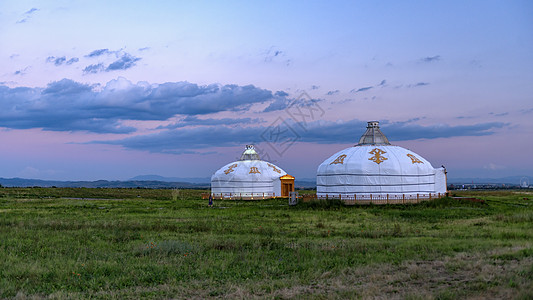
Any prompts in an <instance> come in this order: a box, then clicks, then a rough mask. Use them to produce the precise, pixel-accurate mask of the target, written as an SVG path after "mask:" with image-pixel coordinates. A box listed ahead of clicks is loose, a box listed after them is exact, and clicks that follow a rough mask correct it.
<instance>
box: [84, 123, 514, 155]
mask: <svg viewBox="0 0 533 300" xmlns="http://www.w3.org/2000/svg"><path fill="white" fill-rule="evenodd" d="M285 121H286V123H287V125H288V126H290V127H292V128H295V129H297V128H298V127H297V125H296V124H295V122H294V121H292V120H291V119H287V120H285ZM413 121H414V120H408V121H405V122H398V123H390V122H387V121H384V122H383V123H385V124H384V126H382V130H383V132H384V133H385V135H387V136H388V137H389V140H391V141H393V143H394V141H403V140H416V139H435V138H449V137H455V136H481V135H490V134H493V133H494V130H495V129H497V128H501V127H504V126H507V125H508V124H504V123H481V124H474V125H462V126H450V125H438V124H437V125H430V126H422V125H416V124H412V123H413ZM366 125H367V123H366V122H365V121H361V120H357V119H353V120H350V121H346V122H342V121H339V122H329V121H313V122H309V123H308V124H307V131H306V132H305V133H300V134H301V136H300V137H299V140H300V141H301V142H307V143H317V144H355V143H357V142H358V137H354V134H353V128H359V129H360V130H359V131H360V134H361V135H362V134H363V133H364V129H365V127H366ZM269 129H270V127H269V126H248V127H243V126H236V127H228V126H205V127H195V128H177V129H172V130H166V131H163V132H159V133H154V134H147V135H138V136H134V137H129V138H125V139H119V140H113V141H93V142H90V143H93V144H112V145H120V146H122V147H124V148H127V149H132V150H142V151H149V152H163V153H177V152H179V151H187V150H195V149H202V148H211V147H213V145H216V146H217V147H229V146H236V145H242V144H246V143H250V142H255V143H261V142H265V141H264V140H262V138H261V136H262V134H263V133H264V132H265V131H268V130H269ZM176 151H177V152H176Z"/></svg>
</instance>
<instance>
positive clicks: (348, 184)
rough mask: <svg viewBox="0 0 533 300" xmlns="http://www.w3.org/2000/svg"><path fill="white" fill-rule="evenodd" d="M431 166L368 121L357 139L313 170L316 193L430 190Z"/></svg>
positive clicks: (432, 180)
mask: <svg viewBox="0 0 533 300" xmlns="http://www.w3.org/2000/svg"><path fill="white" fill-rule="evenodd" d="M434 184H435V169H434V168H433V166H432V165H431V163H430V162H429V161H427V160H426V159H424V158H423V157H422V156H420V155H418V154H416V153H414V152H413V151H411V150H408V149H405V148H402V147H400V146H393V145H391V144H390V143H389V140H388V139H387V137H386V136H385V135H384V134H383V133H382V132H381V130H380V129H379V122H377V121H372V122H368V126H367V129H366V132H365V133H364V134H363V136H361V138H360V140H359V143H358V144H357V145H355V146H353V147H350V148H347V149H344V150H342V151H339V152H337V153H335V154H333V155H332V156H331V157H329V158H328V159H326V160H325V161H324V162H323V163H322V164H321V165H320V166H319V167H318V170H317V193H318V194H319V195H321V194H327V193H331V194H335V193H337V194H339V193H341V194H351V195H353V194H355V193H379V194H394V193H399V194H408V193H415V194H416V193H434V192H435V187H434Z"/></svg>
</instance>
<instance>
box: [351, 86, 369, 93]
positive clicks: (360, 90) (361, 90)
mask: <svg viewBox="0 0 533 300" xmlns="http://www.w3.org/2000/svg"><path fill="white" fill-rule="evenodd" d="M372 88H374V87H373V86H367V87H362V88H360V89H353V90H351V91H350V93H359V92H364V91H368V90H370V89H372Z"/></svg>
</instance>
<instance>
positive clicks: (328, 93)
mask: <svg viewBox="0 0 533 300" xmlns="http://www.w3.org/2000/svg"><path fill="white" fill-rule="evenodd" d="M338 93H340V91H339V90H334V91H329V92H327V93H326V95H328V96H333V95H336V94H338Z"/></svg>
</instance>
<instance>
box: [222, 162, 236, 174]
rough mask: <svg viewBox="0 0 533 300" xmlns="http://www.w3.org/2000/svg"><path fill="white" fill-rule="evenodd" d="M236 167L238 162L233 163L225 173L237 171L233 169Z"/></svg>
mask: <svg viewBox="0 0 533 300" xmlns="http://www.w3.org/2000/svg"><path fill="white" fill-rule="evenodd" d="M236 167H237V164H233V165H231V166H229V167H228V169H227V170H225V171H224V173H226V175H228V174H229V173H231V172H233V171H235V170H233V169H234V168H236Z"/></svg>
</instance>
